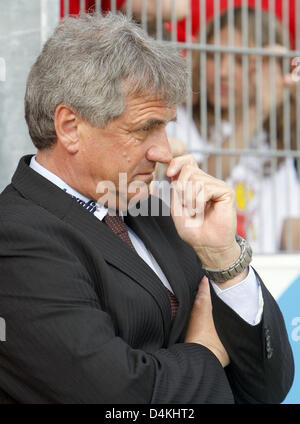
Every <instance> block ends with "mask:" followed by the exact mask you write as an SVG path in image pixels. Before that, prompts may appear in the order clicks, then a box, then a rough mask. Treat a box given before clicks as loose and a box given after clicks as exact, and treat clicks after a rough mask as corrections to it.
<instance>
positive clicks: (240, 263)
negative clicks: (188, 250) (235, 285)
mask: <svg viewBox="0 0 300 424" xmlns="http://www.w3.org/2000/svg"><path fill="white" fill-rule="evenodd" d="M235 239H236V241H237V243H238V244H239V245H240V247H241V254H240V256H239V258H238V259H237V260H236V261H235V263H234V264H233V265H231V266H230V267H229V268H226V269H210V268H205V267H203V271H204V274H205V275H206V277H207V278H208V279H209V280H213V281H217V282H218V281H223V282H224V281H227V280H231V278H233V277H235V276H237V275H238V274H240V273H241V272H242V271H244V270H245V269H246V268H247V267H248V265H249V264H250V262H251V260H252V249H251V246H250V244H249V243H248V242H247V241H246V240H244V239H243V238H242V237H240V236H235Z"/></svg>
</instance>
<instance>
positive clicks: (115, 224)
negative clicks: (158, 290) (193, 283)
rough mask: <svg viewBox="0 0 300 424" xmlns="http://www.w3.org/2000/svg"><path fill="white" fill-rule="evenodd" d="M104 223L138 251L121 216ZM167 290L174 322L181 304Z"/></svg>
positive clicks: (108, 216) (106, 220) (107, 218)
mask: <svg viewBox="0 0 300 424" xmlns="http://www.w3.org/2000/svg"><path fill="white" fill-rule="evenodd" d="M104 222H105V224H106V225H107V226H108V227H109V228H110V229H111V230H112V231H113V232H114V233H115V234H116V235H117V236H119V237H120V238H121V239H122V240H123V241H124V242H125V243H126V244H128V246H130V247H131V248H132V249H133V250H134V251H136V250H135V248H134V246H133V244H132V241H131V240H130V237H129V234H128V231H127V228H126V225H125V223H124V221H123V219H122V218H121V216H120V215H116V216H110V215H108V214H107V215H106V216H105V218H104ZM166 289H167V293H168V296H169V299H170V304H171V316H172V320H173V319H174V318H175V315H176V312H177V309H178V305H179V303H178V300H177V298H176V297H175V296H174V294H173V293H172V292H171V291H170V290H169V289H168V288H167V287H166Z"/></svg>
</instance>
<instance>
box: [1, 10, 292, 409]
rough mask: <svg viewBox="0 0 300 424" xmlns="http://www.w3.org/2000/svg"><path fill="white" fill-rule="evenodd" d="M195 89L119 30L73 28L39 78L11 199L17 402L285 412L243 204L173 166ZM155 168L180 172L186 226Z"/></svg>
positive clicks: (190, 170)
mask: <svg viewBox="0 0 300 424" xmlns="http://www.w3.org/2000/svg"><path fill="white" fill-rule="evenodd" d="M186 81H187V71H186V69H185V66H184V64H183V61H182V59H181V58H180V56H179V55H178V54H177V53H176V52H175V51H172V50H170V49H169V47H168V46H164V45H162V44H157V43H156V42H155V41H154V40H152V39H151V38H148V36H147V35H146V34H145V33H144V32H143V31H142V30H141V29H140V28H139V27H138V26H136V25H135V24H134V23H132V22H130V21H128V20H127V18H126V17H124V16H123V17H122V16H115V15H112V14H108V15H107V16H106V17H104V18H103V17H99V16H89V15H85V16H82V17H80V18H78V19H71V18H69V19H67V20H65V22H64V23H63V24H61V25H60V26H59V27H58V28H57V29H56V31H55V33H54V35H53V36H52V37H51V38H50V39H49V40H48V42H47V43H46V45H45V46H44V48H43V51H42V53H41V54H40V56H39V57H38V59H37V61H36V62H35V64H34V65H33V67H32V69H31V72H30V75H29V78H28V82H27V91H26V98H25V106H26V120H27V124H28V127H29V132H30V135H31V138H32V140H33V143H34V144H35V146H36V147H37V149H38V151H37V154H36V155H35V156H26V157H24V158H22V159H21V160H20V163H19V166H18V168H17V170H16V172H15V174H14V176H13V178H12V183H11V184H10V185H9V186H8V187H7V188H6V189H5V190H4V192H3V193H2V194H1V196H0V199H1V200H0V207H1V215H0V234H1V237H0V240H1V241H0V255H1V260H0V275H1V284H0V311H1V317H2V318H3V319H4V320H5V324H6V340H5V341H3V342H1V343H0V362H1V367H0V389H1V393H0V394H1V399H2V402H18V403H233V402H243V403H256V402H258V403H260V402H262V403H267V402H281V401H282V400H283V399H284V397H285V396H286V394H287V392H288V390H289V388H290V386H291V384H292V380H293V358H292V353H291V350H290V346H289V343H288V338H287V334H286V330H285V326H284V323H283V319H282V316H281V313H280V311H279V309H278V307H277V304H276V302H275V301H274V300H273V298H272V297H271V295H270V294H269V292H268V291H267V289H266V288H265V286H264V284H263V283H262V282H261V280H260V278H259V277H258V276H257V274H256V273H255V271H254V270H253V269H252V268H251V266H249V262H250V260H251V249H250V247H249V246H248V245H247V243H246V242H245V241H243V240H241V239H239V238H236V237H235V230H236V212H235V201H234V195H233V192H232V190H231V189H230V188H229V187H228V186H227V185H226V184H225V183H223V182H222V181H218V180H216V179H214V178H212V177H211V176H209V175H207V174H205V173H204V172H203V171H201V170H200V169H199V168H198V167H197V165H196V163H195V161H194V160H193V158H192V157H191V156H189V155H186V156H181V157H178V158H175V159H172V158H171V155H170V151H169V146H168V140H167V138H166V134H165V126H166V124H167V123H168V122H169V121H171V120H173V119H175V117H176V104H178V103H179V102H181V101H182V100H183V99H184V95H185V92H186ZM157 162H163V163H168V164H169V167H168V171H167V174H168V176H169V177H170V178H171V179H172V181H173V197H172V203H171V212H172V217H171V216H167V215H168V214H167V213H166V208H165V207H163V206H162V204H161V203H160V202H159V200H158V199H156V202H155V201H153V198H152V197H151V196H150V197H149V199H147V196H148V191H149V190H148V188H149V185H150V183H151V180H152V174H153V170H154V166H155V164H156V163H157ZM120 176H121V177H122V178H120ZM124 178H125V183H124ZM133 187H135V188H136V189H135V190H134V189H133ZM186 193H187V195H184V194H186ZM199 199H200V201H199ZM154 200H155V199H154ZM137 202H138V203H137ZM142 205H144V206H145V205H147V207H146V208H145V207H144V206H142ZM129 206H130V207H129ZM139 209H140V210H141V211H142V212H143V213H140V214H137V213H136V212H137V211H138V210H139ZM131 210H134V212H135V213H131ZM145 211H146V213H145ZM114 212H117V213H114ZM158 212H160V214H159V213H158ZM204 275H206V276H207V277H208V278H207V277H204ZM208 279H209V280H211V281H210V282H209V281H208ZM213 280H214V281H213ZM200 282H201V283H200ZM212 306H213V312H212Z"/></svg>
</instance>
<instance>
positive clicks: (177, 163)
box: [167, 155, 198, 178]
mask: <svg viewBox="0 0 300 424" xmlns="http://www.w3.org/2000/svg"><path fill="white" fill-rule="evenodd" d="M185 165H193V166H195V168H198V164H197V161H196V159H195V158H194V156H193V155H183V156H178V157H177V158H174V159H172V160H171V162H170V163H169V166H168V169H167V177H169V178H174V177H176V176H177V175H178V174H179V173H180V171H181V169H182V168H183V167H184V166H185Z"/></svg>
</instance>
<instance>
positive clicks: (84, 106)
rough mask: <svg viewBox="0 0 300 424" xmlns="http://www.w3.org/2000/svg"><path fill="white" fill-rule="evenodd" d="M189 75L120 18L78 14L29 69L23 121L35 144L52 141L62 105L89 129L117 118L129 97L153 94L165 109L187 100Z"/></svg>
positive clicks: (174, 55) (180, 62)
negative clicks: (55, 119)
mask: <svg viewBox="0 0 300 424" xmlns="http://www.w3.org/2000/svg"><path fill="white" fill-rule="evenodd" d="M187 81H188V70H187V68H186V66H185V62H184V59H183V58H182V57H181V56H180V54H179V53H178V52H177V51H176V50H175V49H171V48H170V47H169V46H168V45H166V44H165V43H162V42H158V41H156V40H154V39H152V38H151V37H149V36H148V35H147V34H146V33H145V32H144V31H143V30H142V29H141V28H140V27H139V26H138V25H137V24H135V23H134V22H132V21H130V20H129V19H128V18H127V17H126V16H124V15H122V14H118V15H115V14H112V13H108V14H107V15H106V16H101V15H98V14H97V15H96V14H94V15H90V14H82V15H81V16H79V17H78V18H66V19H64V20H63V21H62V22H61V23H60V25H58V27H57V28H56V30H55V32H54V34H53V35H52V36H51V37H50V38H49V39H48V41H47V42H46V44H45V45H44V48H43V50H42V52H41V54H40V55H39V57H38V58H37V60H36V62H35V63H34V65H33V66H32V68H31V71H30V73H29V76H28V80H27V87H26V94H25V118H26V122H27V125H28V128H29V133H30V136H31V138H32V141H33V143H34V145H35V146H36V147H37V148H38V149H46V148H49V147H51V146H52V145H53V144H55V142H56V138H57V136H56V131H55V127H54V114H55V110H56V108H57V106H58V105H59V104H65V105H67V106H69V107H71V108H72V109H74V111H75V112H76V113H77V114H78V115H79V116H80V117H81V118H82V119H84V120H85V121H87V122H89V123H90V124H91V125H92V126H95V127H99V128H104V127H105V126H106V124H107V123H108V122H109V121H110V120H112V119H114V118H117V117H118V116H120V115H121V114H122V113H123V111H124V109H125V107H126V97H127V96H128V95H129V94H130V95H142V94H147V93H150V94H154V95H155V96H157V97H159V98H161V99H162V101H163V102H164V103H165V104H166V105H175V104H179V103H181V102H182V101H183V100H184V99H185V96H186V90H187Z"/></svg>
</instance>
